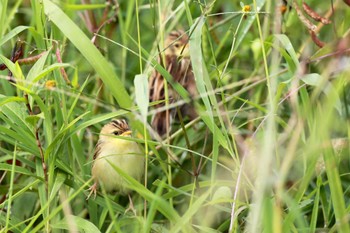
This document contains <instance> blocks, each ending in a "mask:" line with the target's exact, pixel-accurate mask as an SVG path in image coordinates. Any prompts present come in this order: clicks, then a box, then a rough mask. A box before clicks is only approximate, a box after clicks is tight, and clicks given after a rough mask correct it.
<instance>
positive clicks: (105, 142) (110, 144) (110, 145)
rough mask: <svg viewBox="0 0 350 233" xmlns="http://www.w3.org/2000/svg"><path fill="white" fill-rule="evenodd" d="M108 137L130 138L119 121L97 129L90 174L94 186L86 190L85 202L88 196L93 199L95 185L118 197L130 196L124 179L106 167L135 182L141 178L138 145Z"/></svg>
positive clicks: (142, 162) (142, 161)
mask: <svg viewBox="0 0 350 233" xmlns="http://www.w3.org/2000/svg"><path fill="white" fill-rule="evenodd" d="M111 135H117V136H124V137H131V131H130V129H129V125H128V124H127V122H126V121H125V120H123V119H122V120H112V121H111V122H110V123H108V124H106V125H105V126H103V128H102V129H101V132H100V138H99V140H98V142H97V145H96V149H95V154H94V161H93V166H92V171H91V173H92V176H93V178H94V180H95V183H94V184H93V185H92V186H91V187H90V190H91V192H90V194H89V196H88V198H89V197H90V195H91V194H94V196H96V191H97V188H98V184H101V183H102V184H103V187H104V188H105V190H106V191H107V192H111V191H118V192H119V193H121V194H128V193H129V192H130V190H129V189H128V188H127V187H126V183H125V182H126V181H125V180H124V178H123V177H122V176H120V175H119V174H118V172H117V171H116V170H115V169H114V168H113V167H112V166H111V164H110V163H112V164H114V165H115V166H116V167H119V168H120V169H122V170H124V171H125V172H126V173H127V174H128V175H130V176H131V177H133V178H135V179H136V180H139V181H140V180H141V177H142V176H143V174H144V160H145V158H144V156H143V154H142V151H141V149H140V148H139V146H138V144H137V143H136V142H134V141H129V140H123V139H121V138H115V137H111Z"/></svg>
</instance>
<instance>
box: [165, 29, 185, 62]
mask: <svg viewBox="0 0 350 233" xmlns="http://www.w3.org/2000/svg"><path fill="white" fill-rule="evenodd" d="M165 55H166V56H176V57H178V58H179V57H184V58H189V57H190V49H189V38H188V35H187V34H186V33H185V32H184V31H182V30H176V31H172V32H170V34H169V35H168V37H167V38H166V40H165Z"/></svg>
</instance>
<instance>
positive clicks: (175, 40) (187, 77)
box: [149, 30, 197, 136]
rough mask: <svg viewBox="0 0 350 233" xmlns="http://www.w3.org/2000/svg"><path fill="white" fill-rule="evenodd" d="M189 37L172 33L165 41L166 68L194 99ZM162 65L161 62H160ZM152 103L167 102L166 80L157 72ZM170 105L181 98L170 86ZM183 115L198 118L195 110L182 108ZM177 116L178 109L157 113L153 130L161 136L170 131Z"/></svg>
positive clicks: (150, 82) (152, 78)
mask: <svg viewBox="0 0 350 233" xmlns="http://www.w3.org/2000/svg"><path fill="white" fill-rule="evenodd" d="M188 42H189V37H188V36H187V34H185V32H184V31H181V30H178V31H172V32H171V33H170V34H169V35H168V37H167V38H166V40H165V45H164V46H165V67H166V69H167V71H168V72H169V73H170V74H171V75H172V77H173V78H174V81H176V82H178V83H180V84H181V85H182V86H183V87H184V88H185V89H186V90H187V91H188V92H189V93H190V95H191V96H192V97H193V96H195V95H196V94H197V89H196V83H195V79H194V75H193V72H192V66H191V61H190V58H189V44H188ZM159 63H161V60H159ZM149 87H150V90H149V94H150V95H149V96H150V102H154V101H160V100H165V91H164V78H163V76H162V75H161V74H160V73H158V72H157V71H155V72H153V74H152V76H151V77H150V80H149ZM168 95H169V104H171V103H175V102H176V101H177V100H178V99H179V96H178V94H177V93H176V91H174V90H173V89H172V87H171V85H168ZM164 106H165V103H161V104H158V105H156V106H155V107H156V108H160V107H164ZM181 111H182V114H183V115H188V116H189V117H190V118H191V119H192V118H194V117H195V116H196V113H195V111H194V109H193V108H191V109H190V108H189V107H188V106H186V105H185V106H182V107H181ZM175 114H176V109H168V110H165V111H159V112H157V113H156V114H155V115H154V116H153V119H152V128H153V129H155V130H156V131H157V132H158V134H159V135H160V136H163V135H164V134H166V132H167V129H168V130H169V131H170V126H171V122H172V119H173V118H174V116H175Z"/></svg>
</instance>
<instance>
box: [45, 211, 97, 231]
mask: <svg viewBox="0 0 350 233" xmlns="http://www.w3.org/2000/svg"><path fill="white" fill-rule="evenodd" d="M71 224H74V225H73V226H72V225H71ZM72 227H73V229H74V228H77V229H78V230H79V232H85V233H99V232H101V231H100V230H99V229H98V228H97V227H96V226H95V225H94V224H92V223H91V222H90V221H89V220H87V219H84V218H82V217H79V216H74V215H67V216H65V218H64V219H62V220H61V221H58V222H56V223H54V224H52V228H54V229H61V230H70V229H72Z"/></svg>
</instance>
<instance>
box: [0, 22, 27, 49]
mask: <svg viewBox="0 0 350 233" xmlns="http://www.w3.org/2000/svg"><path fill="white" fill-rule="evenodd" d="M2 26H3V25H2ZM28 28H30V27H27V26H18V27H16V28H14V29H12V30H11V31H10V32H9V33H7V34H6V35H5V36H4V37H2V38H1V39H0V46H1V45H3V44H5V43H6V42H7V41H9V40H11V38H13V37H15V36H16V35H18V34H19V33H21V32H22V31H24V30H26V29H28Z"/></svg>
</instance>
